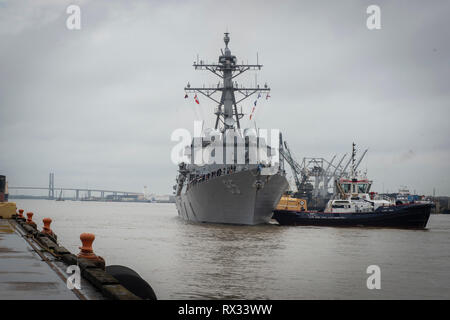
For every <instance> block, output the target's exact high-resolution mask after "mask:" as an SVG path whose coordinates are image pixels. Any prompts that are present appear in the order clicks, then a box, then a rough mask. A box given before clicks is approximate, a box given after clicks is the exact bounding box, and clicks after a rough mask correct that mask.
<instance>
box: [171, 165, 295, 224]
mask: <svg viewBox="0 0 450 320" xmlns="http://www.w3.org/2000/svg"><path fill="white" fill-rule="evenodd" d="M287 189H288V181H287V179H286V177H285V176H284V175H280V174H275V175H267V176H266V175H258V174H257V173H256V170H247V171H240V172H236V173H232V174H229V175H224V176H220V177H216V178H214V179H210V180H208V181H203V182H201V183H198V184H195V185H193V186H191V187H190V188H189V189H188V190H187V191H186V192H183V193H182V194H181V195H179V196H177V197H176V206H177V210H178V215H179V216H180V217H181V218H183V219H185V220H189V221H194V222H208V223H225V224H239V225H256V224H262V223H267V222H268V221H269V220H270V219H271V218H272V214H273V209H274V208H275V207H276V205H277V204H278V202H279V201H280V198H281V196H282V194H283V193H284V192H285V191H286V190H287Z"/></svg>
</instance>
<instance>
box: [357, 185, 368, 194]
mask: <svg viewBox="0 0 450 320" xmlns="http://www.w3.org/2000/svg"><path fill="white" fill-rule="evenodd" d="M358 193H367V184H366V183H358Z"/></svg>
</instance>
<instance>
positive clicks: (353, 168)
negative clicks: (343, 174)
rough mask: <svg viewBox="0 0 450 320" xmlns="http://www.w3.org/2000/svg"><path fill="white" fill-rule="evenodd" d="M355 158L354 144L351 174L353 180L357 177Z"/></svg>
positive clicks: (353, 145) (353, 147)
mask: <svg viewBox="0 0 450 320" xmlns="http://www.w3.org/2000/svg"><path fill="white" fill-rule="evenodd" d="M355 157H356V144H355V143H354V142H353V143H352V172H351V175H352V176H351V178H352V179H354V178H355V175H356V166H355V160H356V159H355Z"/></svg>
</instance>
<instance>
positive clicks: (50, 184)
mask: <svg viewBox="0 0 450 320" xmlns="http://www.w3.org/2000/svg"><path fill="white" fill-rule="evenodd" d="M54 198H55V174H54V173H53V172H50V175H49V180H48V199H49V200H53V199H54Z"/></svg>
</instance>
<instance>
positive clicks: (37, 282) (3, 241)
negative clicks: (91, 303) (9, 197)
mask: <svg viewBox="0 0 450 320" xmlns="http://www.w3.org/2000/svg"><path fill="white" fill-rule="evenodd" d="M55 238H56V237H52V236H48V235H46V234H45V233H43V232H40V231H38V230H37V229H36V228H35V227H32V226H31V225H30V224H28V223H27V222H25V219H24V218H18V217H17V216H16V217H14V219H0V300H104V299H113V300H130V299H131V300H137V299H140V298H139V297H137V296H135V295H134V294H133V293H131V292H130V291H128V290H127V289H126V288H125V287H124V286H122V285H121V284H120V283H119V281H118V280H117V279H115V278H114V277H112V276H111V275H109V274H108V273H106V272H105V263H104V260H103V261H102V262H103V263H98V262H96V261H93V260H89V259H83V258H79V257H77V256H76V255H74V254H72V253H70V252H69V251H68V250H67V249H65V248H64V247H62V246H60V245H59V244H58V243H57V242H56V239H55ZM69 266H78V268H79V270H80V272H79V274H80V276H81V277H80V288H79V289H77V288H72V289H69V287H68V285H67V279H68V278H69V277H71V276H72V275H73V271H69V270H68V267H69ZM72 287H73V286H72Z"/></svg>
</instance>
